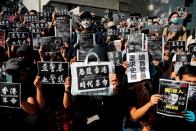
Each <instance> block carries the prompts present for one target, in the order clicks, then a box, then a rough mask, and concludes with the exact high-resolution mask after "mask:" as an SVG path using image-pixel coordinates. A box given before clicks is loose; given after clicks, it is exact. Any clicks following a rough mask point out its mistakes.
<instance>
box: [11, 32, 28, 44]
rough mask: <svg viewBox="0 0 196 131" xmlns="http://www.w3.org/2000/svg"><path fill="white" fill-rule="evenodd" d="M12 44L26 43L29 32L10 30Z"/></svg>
mask: <svg viewBox="0 0 196 131" xmlns="http://www.w3.org/2000/svg"><path fill="white" fill-rule="evenodd" d="M8 36H9V38H10V42H11V45H14V46H21V45H23V44H26V40H27V38H29V32H9V33H8Z"/></svg>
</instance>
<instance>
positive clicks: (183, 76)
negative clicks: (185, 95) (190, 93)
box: [182, 74, 196, 84]
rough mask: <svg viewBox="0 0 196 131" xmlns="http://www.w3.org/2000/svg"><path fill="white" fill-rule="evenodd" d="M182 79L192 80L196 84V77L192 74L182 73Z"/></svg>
mask: <svg viewBox="0 0 196 131" xmlns="http://www.w3.org/2000/svg"><path fill="white" fill-rule="evenodd" d="M182 81H186V82H190V83H192V84H196V77H195V76H190V75H189V74H184V75H182Z"/></svg>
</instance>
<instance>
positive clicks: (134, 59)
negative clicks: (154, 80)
mask: <svg viewBox="0 0 196 131" xmlns="http://www.w3.org/2000/svg"><path fill="white" fill-rule="evenodd" d="M127 61H128V69H127V78H128V83H132V82H138V81H141V80H144V79H150V72H149V58H148V52H137V53H128V54H127Z"/></svg>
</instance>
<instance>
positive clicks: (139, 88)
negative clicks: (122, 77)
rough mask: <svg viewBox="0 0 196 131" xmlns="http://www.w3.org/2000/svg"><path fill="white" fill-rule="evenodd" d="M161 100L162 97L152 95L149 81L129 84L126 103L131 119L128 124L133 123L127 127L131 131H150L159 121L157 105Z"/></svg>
mask: <svg viewBox="0 0 196 131" xmlns="http://www.w3.org/2000/svg"><path fill="white" fill-rule="evenodd" d="M161 100H162V96H161V95H159V94H152V87H151V81H149V80H143V81H140V82H135V83H131V84H128V85H127V93H126V99H125V101H126V103H127V106H128V114H129V117H130V118H129V119H127V122H128V121H130V119H131V123H130V125H125V127H129V128H128V129H130V130H138V129H139V130H142V131H150V130H151V129H152V128H153V126H154V125H155V123H156V120H157V117H156V111H155V105H156V104H158V102H159V101H161ZM127 122H125V123H127ZM126 130H127V129H126Z"/></svg>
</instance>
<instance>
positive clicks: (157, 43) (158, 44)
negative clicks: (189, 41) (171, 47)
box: [146, 36, 165, 61]
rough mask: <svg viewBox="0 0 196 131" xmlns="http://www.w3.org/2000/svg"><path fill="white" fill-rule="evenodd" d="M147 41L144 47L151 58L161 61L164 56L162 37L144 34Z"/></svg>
mask: <svg viewBox="0 0 196 131" xmlns="http://www.w3.org/2000/svg"><path fill="white" fill-rule="evenodd" d="M146 39H147V43H146V48H147V51H148V52H149V53H150V54H151V55H152V58H153V59H156V60H159V61H163V56H164V43H165V42H164V38H163V37H159V38H156V39H155V38H152V37H148V36H146Z"/></svg>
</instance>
